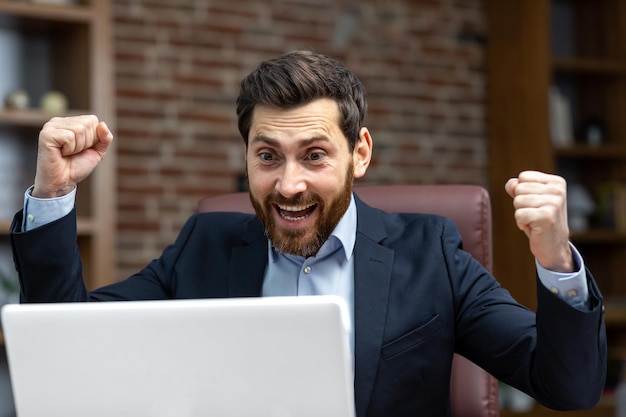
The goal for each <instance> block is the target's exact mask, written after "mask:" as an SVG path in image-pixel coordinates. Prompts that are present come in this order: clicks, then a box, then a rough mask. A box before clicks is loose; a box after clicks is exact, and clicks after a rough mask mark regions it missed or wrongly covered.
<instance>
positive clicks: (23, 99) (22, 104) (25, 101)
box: [4, 90, 30, 110]
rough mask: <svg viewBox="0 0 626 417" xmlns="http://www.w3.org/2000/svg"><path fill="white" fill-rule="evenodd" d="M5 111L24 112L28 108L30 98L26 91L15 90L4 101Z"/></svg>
mask: <svg viewBox="0 0 626 417" xmlns="http://www.w3.org/2000/svg"><path fill="white" fill-rule="evenodd" d="M4 104H5V106H6V107H7V109H14V110H26V109H27V108H28V107H29V106H30V96H29V95H28V92H27V91H26V90H16V91H13V92H12V93H9V94H7V96H6V97H5V99H4Z"/></svg>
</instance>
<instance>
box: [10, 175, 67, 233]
mask: <svg viewBox="0 0 626 417" xmlns="http://www.w3.org/2000/svg"><path fill="white" fill-rule="evenodd" d="M33 188H34V186H30V187H29V188H28V189H27V190H26V192H25V193H24V219H23V221H22V231H23V232H28V231H29V230H33V229H35V228H37V227H40V226H44V225H46V224H48V223H52V222H53V221H55V220H58V219H60V218H62V217H64V216H67V215H68V214H69V213H70V212H71V211H72V209H73V208H74V200H75V197H76V188H74V189H73V190H72V191H71V192H70V193H69V194H66V195H64V196H62V197H55V198H37V197H33V196H32V195H31V192H32V191H33Z"/></svg>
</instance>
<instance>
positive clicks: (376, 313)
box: [354, 199, 394, 416]
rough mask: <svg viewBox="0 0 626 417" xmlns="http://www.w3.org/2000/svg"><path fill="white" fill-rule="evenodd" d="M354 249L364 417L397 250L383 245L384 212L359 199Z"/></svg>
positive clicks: (359, 404) (358, 396) (358, 394)
mask: <svg viewBox="0 0 626 417" xmlns="http://www.w3.org/2000/svg"><path fill="white" fill-rule="evenodd" d="M357 209H358V220H357V221H358V224H357V239H356V244H355V247H354V255H355V257H354V322H355V323H354V326H355V364H356V366H355V380H354V381H355V382H354V385H355V387H354V389H355V402H356V414H357V416H365V415H366V411H367V405H368V404H369V400H370V397H371V394H372V389H373V387H374V381H375V379H376V371H377V369H378V361H379V359H380V352H381V349H382V343H383V336H384V330H385V317H386V313H387V304H388V296H389V284H390V282H391V270H392V266H393V259H394V251H393V250H392V249H389V248H386V247H384V246H382V245H381V244H380V243H379V242H381V241H382V240H383V239H384V238H386V236H387V234H386V231H385V230H384V228H383V227H382V219H381V218H380V217H381V213H380V212H378V211H376V210H374V209H372V208H370V207H368V206H366V205H364V204H363V203H361V202H360V200H358V199H357Z"/></svg>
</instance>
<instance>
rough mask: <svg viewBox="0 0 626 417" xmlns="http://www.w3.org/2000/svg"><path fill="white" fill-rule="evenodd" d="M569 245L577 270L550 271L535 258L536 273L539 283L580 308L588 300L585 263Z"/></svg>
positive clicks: (572, 246) (574, 248)
mask: <svg viewBox="0 0 626 417" xmlns="http://www.w3.org/2000/svg"><path fill="white" fill-rule="evenodd" d="M569 245H570V248H571V250H572V258H573V260H574V266H575V267H578V270H577V271H574V272H571V273H563V272H554V271H550V270H548V269H546V268H544V267H543V266H541V265H540V264H539V261H537V259H535V265H536V266H537V275H538V276H539V280H540V281H541V283H542V284H543V285H544V286H545V287H546V288H547V289H548V290H550V291H551V292H552V293H553V294H555V295H557V296H558V297H560V298H561V299H563V300H564V301H566V302H567V303H569V304H570V305H572V306H575V307H579V308H582V307H583V306H586V305H587V301H588V300H589V288H588V287H587V273H586V272H585V264H584V262H583V259H582V256H580V253H579V252H578V250H577V249H576V247H574V245H572V244H571V243H570V244H569Z"/></svg>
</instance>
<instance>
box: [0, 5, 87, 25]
mask: <svg viewBox="0 0 626 417" xmlns="http://www.w3.org/2000/svg"><path fill="white" fill-rule="evenodd" d="M94 1H99V0H94ZM0 14H6V15H9V16H10V19H9V20H7V19H2V23H6V22H7V21H11V22H14V21H15V20H16V19H19V18H29V19H40V20H45V21H58V22H84V23H89V22H90V21H91V20H92V19H94V11H93V9H92V8H91V7H89V6H82V5H71V6H65V5H58V4H45V3H22V2H15V1H0Z"/></svg>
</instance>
